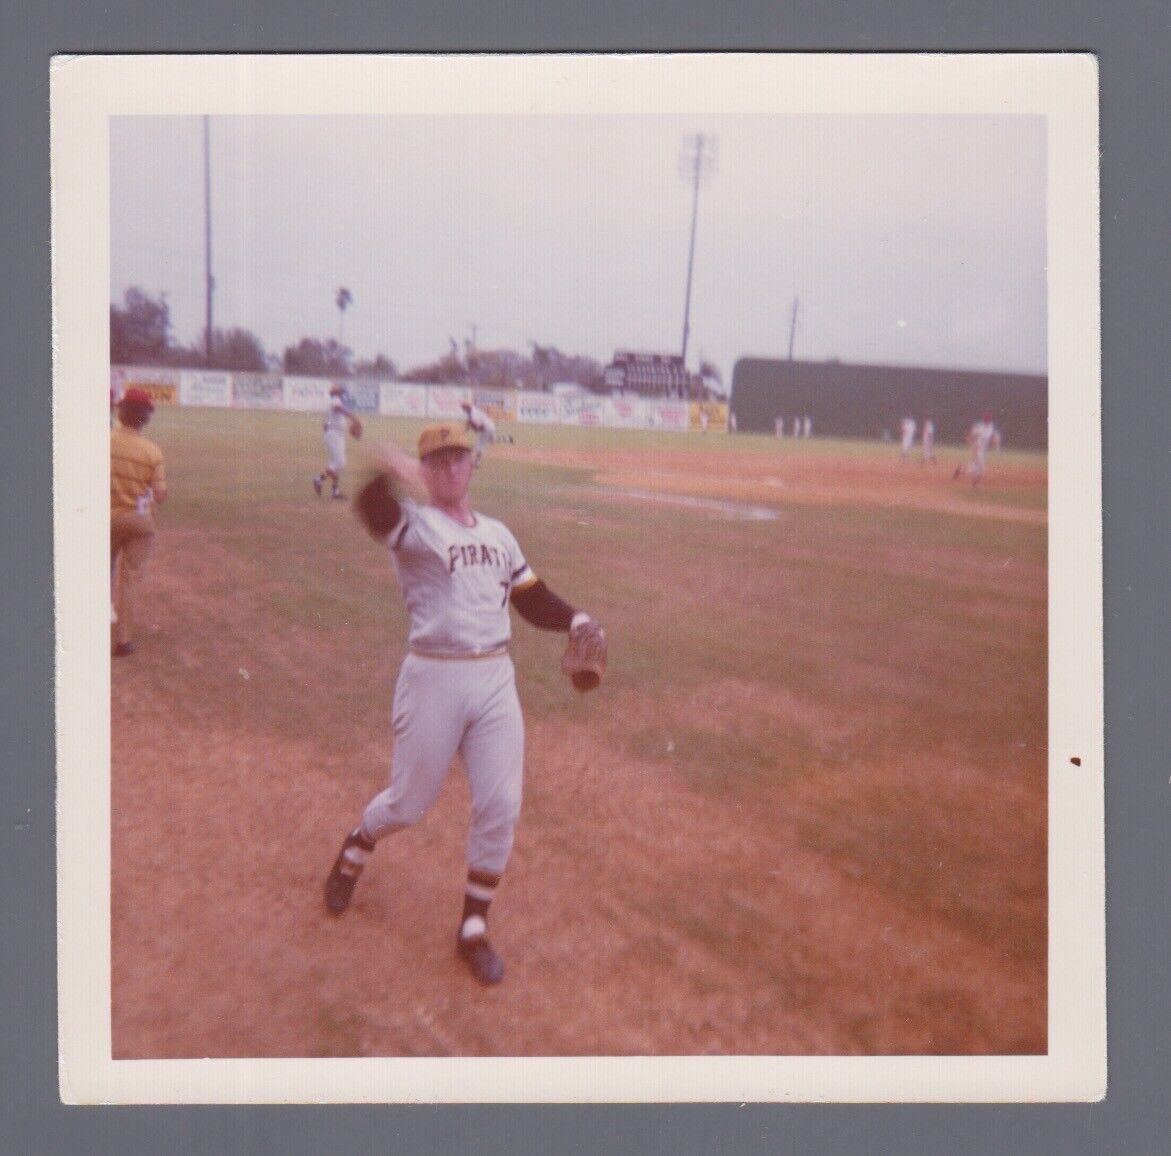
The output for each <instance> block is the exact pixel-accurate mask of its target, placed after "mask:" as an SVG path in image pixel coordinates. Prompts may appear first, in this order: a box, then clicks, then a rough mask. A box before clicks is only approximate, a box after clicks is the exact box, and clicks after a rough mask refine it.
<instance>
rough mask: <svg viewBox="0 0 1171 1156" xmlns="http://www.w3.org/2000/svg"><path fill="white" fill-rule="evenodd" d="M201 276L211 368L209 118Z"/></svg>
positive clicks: (206, 351)
mask: <svg viewBox="0 0 1171 1156" xmlns="http://www.w3.org/2000/svg"><path fill="white" fill-rule="evenodd" d="M203 275H204V291H205V305H206V313H205V317H204V330H203V340H204V359H205V360H206V361H207V364H208V368H210V367H211V333H212V329H211V294H212V290H213V289H214V288H215V278H214V277H213V276H212V273H211V118H210V117H209V116H204V118H203Z"/></svg>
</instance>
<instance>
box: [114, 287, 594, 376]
mask: <svg viewBox="0 0 1171 1156" xmlns="http://www.w3.org/2000/svg"><path fill="white" fill-rule="evenodd" d="M340 292H341V291H340V290H339V294H340ZM349 303H350V299H347V300H346V302H345V304H346V305H348V304H349ZM338 308H339V312H342V313H344V309H345V306H343V304H342V301H341V297H340V296H339V298H338ZM203 336H204V340H202V341H201V342H200V343H199V344H197V345H183V344H181V343H180V342H178V341H176V340H175V337H174V334H173V332H172V329H171V309H170V305H169V304H168V303H167V297H166V294H165V293H162V294H160V295H159V296H158V297H152V296H150V294H148V293H145V292H144V291H143V290H142V289H140V288H138V287H137V286H132V287H131V288H129V289H127V290H126V292H125V293H124V294H123V298H122V303H121V304H120V305H117V304H111V305H110V363H111V364H112V365H158V366H164V365H165V366H174V367H176V368H182V369H217V370H235V371H253V372H272V373H282V372H283V373H289V374H299V375H302V376H305V377H329V378H353V377H372V378H378V379H379V380H382V381H409V382H418V383H425V384H441V383H449V384H455V383H466V384H469V385H476V386H481V387H483V388H489V389H511V388H516V389H538V390H539V389H545V388H547V387H548V386H549V385H552V384H553V383H554V382H575V383H576V384H578V385H581V386H584V387H585V388H586V389H590V390H593V391H595V392H604V390H605V384H604V383H605V378H604V373H603V369H602V366H601V365H600V364H599V363H598V362H597V361H595V360H594V359H593V358H590V357H579V356H575V355H572V354H566V353H562V352H561V350H559V349H557V348H555V347H554V346H551V345H539V344H537V343H536V342H530V351H529V352H528V353H519V352H517V351H516V350H511V349H492V350H487V349H477V348H475V346H474V345H473V344H472V343H471V342H468V341H465V342H464V345H463V348H462V349H461V348H460V346H459V345H458V343H457V342H456V341H455V339H454V338H452V339H450V341H449V345H450V348H449V349H448V350H447V352H446V353H444V354H442V355H441V356H440V357H438V358H436V359H435V360H434V361H430V362H427V363H425V364H423V365H417V366H413V367H411V368H409V369H406V370H404V371H402V372H400V371H399V368H398V366H396V365H395V363H394V361H393V360H391V358H389V357H387V356H386V355H385V354H383V353H379V354H377V355H376V356H375V357H373V358H367V359H358V358H355V356H354V353H353V350H351V349H350V348H349V347H348V346H347V345H344V344H343V343H342V342H341V340H334V339H333V338H326V339H320V338H316V337H302V338H301V339H300V341H298V342H297V343H296V344H294V345H289V346H286V348H285V350H284V352H283V353H282V354H280V355H279V356H278V355H276V354H273V353H271V352H269V351H268V350H266V349H265V347H264V344H263V342H262V341H261V340H260V338H259V337H257V336H256V334H255V333H253V332H252V331H251V330H249V329H241V328H233V329H213V330H212V334H211V343H210V350H209V349H208V343H207V341H206V334H204V335H203Z"/></svg>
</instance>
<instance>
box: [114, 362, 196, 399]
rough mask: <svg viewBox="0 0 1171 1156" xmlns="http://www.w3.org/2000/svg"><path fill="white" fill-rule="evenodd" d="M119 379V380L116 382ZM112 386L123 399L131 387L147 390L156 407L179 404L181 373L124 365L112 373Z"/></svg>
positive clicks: (174, 370)
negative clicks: (123, 395)
mask: <svg viewBox="0 0 1171 1156" xmlns="http://www.w3.org/2000/svg"><path fill="white" fill-rule="evenodd" d="M115 379H117V380H115ZM110 386H111V388H113V390H114V392H115V395H116V396H117V397H121V396H122V394H124V393H125V392H126V391H127V390H128V389H129V388H130V387H131V386H134V388H135V389H145V390H146V392H147V393H149V394H150V397H151V401H153V402H154V403H155V405H177V404H178V403H179V371H178V370H177V369H156V368H154V367H152V366H145V365H122V366H118V367H117V368H115V369H111V371H110Z"/></svg>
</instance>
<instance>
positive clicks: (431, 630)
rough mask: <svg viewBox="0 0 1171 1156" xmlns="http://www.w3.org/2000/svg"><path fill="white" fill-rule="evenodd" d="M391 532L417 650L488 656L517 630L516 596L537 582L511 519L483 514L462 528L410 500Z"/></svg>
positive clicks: (392, 551)
mask: <svg viewBox="0 0 1171 1156" xmlns="http://www.w3.org/2000/svg"><path fill="white" fill-rule="evenodd" d="M400 505H401V509H402V517H401V518H400V519H399V522H398V524H397V525H396V526H395V527H394V528H393V529H392V530H391V532H390V536H389V539H388V543H389V546H390V556H391V560H392V561H393V563H394V568H395V572H396V573H397V574H398V580H399V585H400V587H401V588H402V592H403V599H404V600H405V602H406V604H407V610H408V611H409V613H410V616H411V627H410V633H409V635H408V637H407V641H408V643H409V644H410V646H411V647H412V649H414V650H416V651H418V652H420V653H422V654H428V655H435V656H440V657H461V656H471V655H477V654H484V653H487V652H489V651H493V650H498V649H500V647H502V646H504V645H505V644H506V643H507V642H508V640H509V638H510V637H511V634H512V619H511V617H510V615H509V610H508V600H509V596H510V595H511V593H512V591H513V590H524V589H527V588H528V587H529V586H532V585H533V583H535V582H536V581H537V576H536V575H535V574H534V573H533V572H532V570H531V569H530V568H529V564H528V563H527V562H526V561H525V559H524V555H523V554H522V553H521V550H520V545H519V544H518V543H517V540H516V539H515V538H514V537H513V536H512V532H511V531H510V530H509V529H508V527H507V526H505V525H504V523H503V522H499V521H497V520H496V519H495V518H488V517H485V515H483V514H475V515H474V517H475V525H472V526H461V525H460V524H459V523H458V522H457V521H455V519H453V518H450V517H448V515H447V514H445V513H443V511H442V510H439V509H437V508H436V507H434V506H429V505H420V504H418V503H417V502H413V501H411V500H410V499H403V500H402V502H401V503H400Z"/></svg>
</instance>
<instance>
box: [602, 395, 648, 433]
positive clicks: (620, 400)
mask: <svg viewBox="0 0 1171 1156" xmlns="http://www.w3.org/2000/svg"><path fill="white" fill-rule="evenodd" d="M602 420H603V421H604V422H605V424H606V425H608V426H616V427H617V428H619V429H643V428H645V427H646V424H647V416H646V403H645V401H644V400H643V399H642V398H641V397H608V398H606V399H605V401H604V402H603V403H602Z"/></svg>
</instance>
